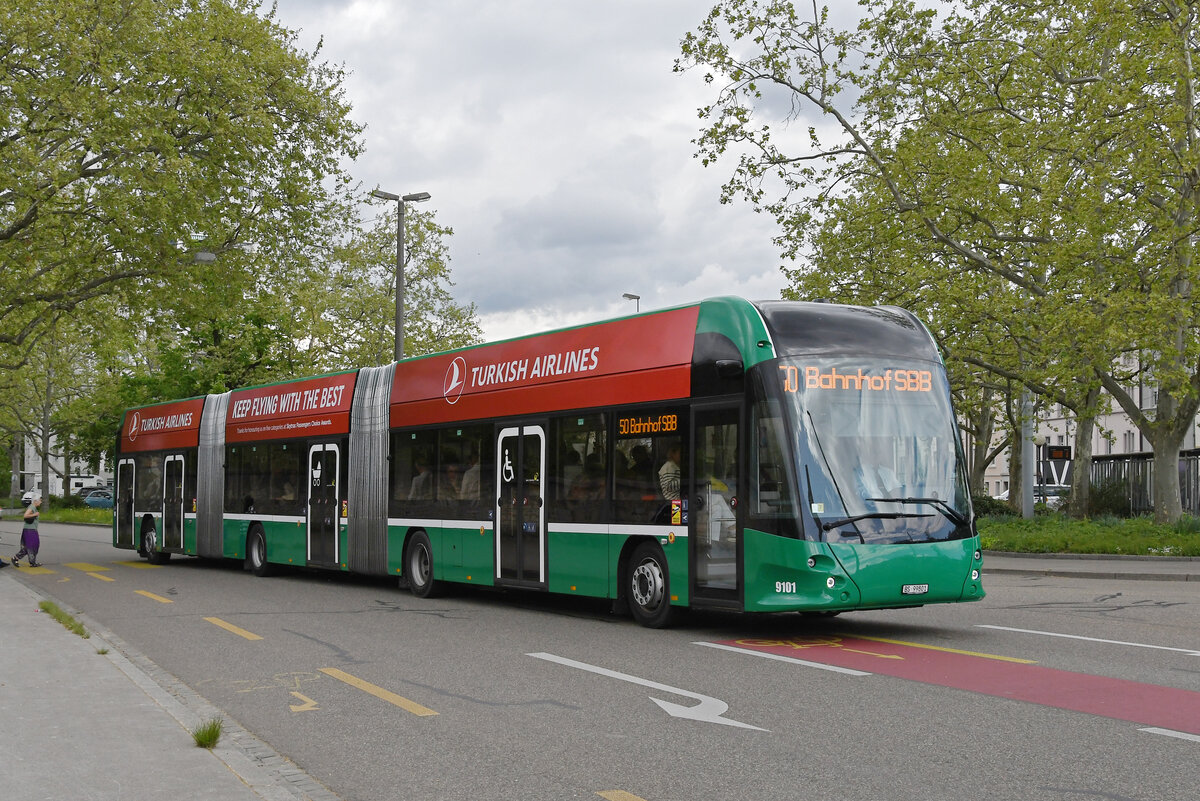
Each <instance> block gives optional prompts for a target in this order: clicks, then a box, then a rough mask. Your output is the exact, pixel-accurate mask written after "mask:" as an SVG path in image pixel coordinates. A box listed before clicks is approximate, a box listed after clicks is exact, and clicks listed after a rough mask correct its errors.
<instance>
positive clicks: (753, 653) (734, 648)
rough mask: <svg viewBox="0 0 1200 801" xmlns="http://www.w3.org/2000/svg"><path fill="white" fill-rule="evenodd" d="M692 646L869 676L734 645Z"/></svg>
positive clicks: (710, 644) (709, 643)
mask: <svg viewBox="0 0 1200 801" xmlns="http://www.w3.org/2000/svg"><path fill="white" fill-rule="evenodd" d="M692 645H703V646H704V647H705V648H719V649H721V650H722V651H733V652H734V653H735V654H748V655H750V656H761V657H762V658H763V659H774V660H775V661H777V662H789V663H791V664H793V665H803V666H804V667H811V668H817V669H818V670H828V671H830V672H832V673H845V674H846V675H847V676H871V675H874V674H872V673H868V672H866V671H865V670H854V669H853V668H845V667H841V666H839V665H823V664H821V663H820V662H808V661H805V660H803V659H796V658H795V657H794V656H783V655H782V654H772V653H768V652H766V651H751V650H750V649H749V648H738V647H737V646H735V645H722V644H721V643H719V642H694V643H692Z"/></svg>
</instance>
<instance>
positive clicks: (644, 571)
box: [625, 542, 675, 629]
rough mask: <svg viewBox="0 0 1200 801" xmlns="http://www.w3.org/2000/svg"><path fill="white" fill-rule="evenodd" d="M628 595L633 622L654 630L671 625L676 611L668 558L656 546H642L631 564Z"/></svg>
mask: <svg viewBox="0 0 1200 801" xmlns="http://www.w3.org/2000/svg"><path fill="white" fill-rule="evenodd" d="M626 575H627V577H628V578H627V584H626V587H625V589H626V595H627V596H628V600H629V611H630V612H631V613H632V614H633V619H634V620H636V621H637V622H638V623H640V624H641V625H643V626H646V627H647V628H651V629H661V628H665V627H667V626H669V625H671V623H672V621H673V620H674V618H675V609H674V607H672V606H671V585H670V577H669V576H668V574H667V558H666V556H664V555H663V550H662V548H660V547H659V545H658V543H656V542H643V543H642V544H641V545H639V546H637V548H635V549H634V551H633V557H632V558H631V559H630V560H629V572H628V573H627V574H626Z"/></svg>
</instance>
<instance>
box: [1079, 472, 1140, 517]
mask: <svg viewBox="0 0 1200 801" xmlns="http://www.w3.org/2000/svg"><path fill="white" fill-rule="evenodd" d="M1130 516H1131V513H1130V509H1129V488H1128V487H1126V486H1125V482H1123V481H1120V480H1116V481H1106V482H1105V483H1103V484H1093V485H1092V488H1091V490H1090V492H1089V495H1088V517H1091V518H1097V517H1130Z"/></svg>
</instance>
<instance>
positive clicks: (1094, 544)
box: [978, 514, 1200, 556]
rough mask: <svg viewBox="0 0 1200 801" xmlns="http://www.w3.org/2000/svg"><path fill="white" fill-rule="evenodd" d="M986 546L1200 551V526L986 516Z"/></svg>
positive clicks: (1119, 551)
mask: <svg viewBox="0 0 1200 801" xmlns="http://www.w3.org/2000/svg"><path fill="white" fill-rule="evenodd" d="M978 527H979V536H980V538H981V540H982V543H983V547H984V548H985V549H987V550H993V551H1014V552H1018V553H1078V554H1089V553H1090V554H1124V555H1149V556H1200V526H1196V527H1194V530H1182V531H1181V530H1180V529H1179V528H1177V527H1175V526H1170V525H1162V524H1159V523H1155V522H1154V521H1153V520H1152V519H1151V518H1149V517H1135V518H1129V519H1117V518H1101V519H1096V520H1072V519H1070V518H1067V517H1065V516H1063V515H1059V514H1051V515H1039V516H1035V517H1034V518H1032V519H1029V520H1025V519H1022V518H1018V517H1003V518H981V519H980V520H979V522H978Z"/></svg>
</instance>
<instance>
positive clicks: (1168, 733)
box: [1138, 726, 1200, 743]
mask: <svg viewBox="0 0 1200 801" xmlns="http://www.w3.org/2000/svg"><path fill="white" fill-rule="evenodd" d="M1138 731H1144V732H1146V733H1147V734H1161V735H1163V736H1165V737H1178V738H1179V739H1180V740H1191V741H1192V742H1194V743H1200V734H1188V733H1187V732H1182V731H1174V730H1172V729H1160V728H1157V727H1155V726H1150V727H1148V728H1145V729H1138Z"/></svg>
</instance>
